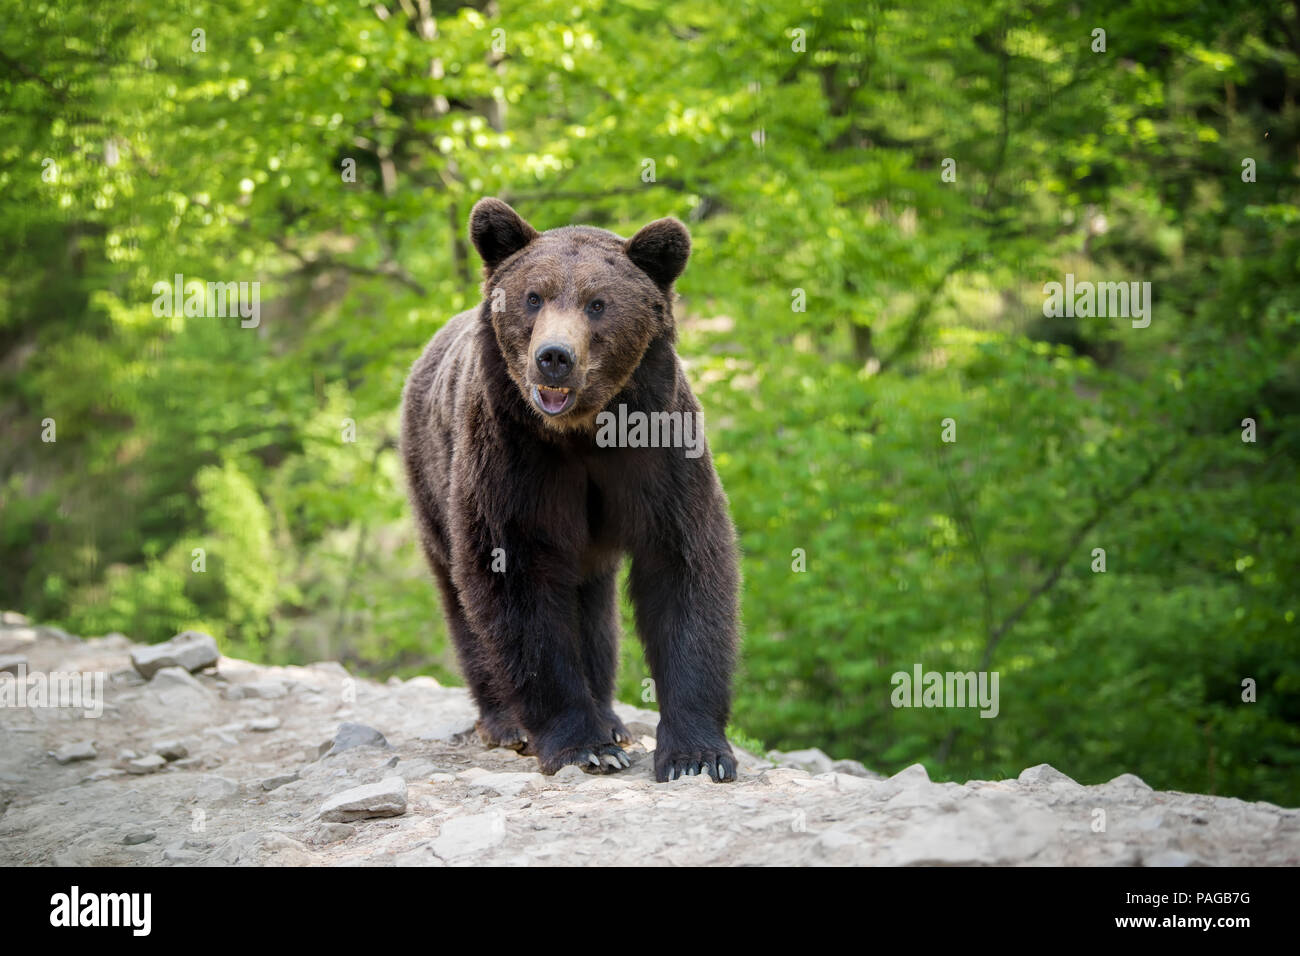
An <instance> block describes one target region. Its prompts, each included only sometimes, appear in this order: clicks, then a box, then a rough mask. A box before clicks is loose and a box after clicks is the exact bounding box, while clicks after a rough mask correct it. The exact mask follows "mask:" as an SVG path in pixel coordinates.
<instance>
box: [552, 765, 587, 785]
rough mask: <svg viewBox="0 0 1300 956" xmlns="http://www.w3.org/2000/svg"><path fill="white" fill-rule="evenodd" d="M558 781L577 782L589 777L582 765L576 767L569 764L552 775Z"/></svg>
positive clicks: (565, 782)
mask: <svg viewBox="0 0 1300 956" xmlns="http://www.w3.org/2000/svg"><path fill="white" fill-rule="evenodd" d="M551 779H552V780H553V781H555V782H556V783H563V784H575V783H582V782H583V781H585V780H586V779H587V774H586V773H585V772H584V771H583V769H582V768H581V767H575V766H574V765H573V764H569V765H568V766H567V767H561V768H560V769H559V770H557V771H555V776H553V777H551Z"/></svg>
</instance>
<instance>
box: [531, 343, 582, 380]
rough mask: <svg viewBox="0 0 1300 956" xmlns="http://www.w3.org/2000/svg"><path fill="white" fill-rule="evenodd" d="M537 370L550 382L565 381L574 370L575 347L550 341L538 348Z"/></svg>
mask: <svg viewBox="0 0 1300 956" xmlns="http://www.w3.org/2000/svg"><path fill="white" fill-rule="evenodd" d="M534 357H535V358H536V360H537V371H539V372H541V373H542V377H543V378H545V379H546V380H547V381H548V382H556V383H559V382H563V381H564V380H565V379H566V378H568V377H569V372H571V371H573V361H574V360H573V349H571V348H569V347H568V346H567V345H560V344H559V343H557V342H550V343H547V344H546V345H543V346H542V347H541V348H540V349H538V350H537V355H536V356H534Z"/></svg>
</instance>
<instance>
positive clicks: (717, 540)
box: [402, 199, 739, 780]
mask: <svg viewBox="0 0 1300 956" xmlns="http://www.w3.org/2000/svg"><path fill="white" fill-rule="evenodd" d="M470 236H471V238H472V240H473V242H474V244H475V247H476V248H477V249H478V250H479V253H480V255H482V257H483V260H484V274H485V280H484V283H483V294H484V300H483V302H482V303H481V304H480V305H479V306H478V307H477V308H475V309H472V310H470V311H468V312H462V313H461V314H459V315H457V316H455V317H453V318H452V319H451V320H450V321H449V322H448V323H447V324H446V326H444V327H443V328H442V330H441V331H439V332H438V334H437V335H435V336H434V338H433V340H432V341H431V342H430V343H429V345H428V347H427V348H426V349H425V351H424V354H423V355H421V356H420V358H419V359H418V360H417V361H416V363H415V365H414V367H413V368H412V369H411V374H410V377H409V379H408V381H407V384H406V389H405V392H404V394H403V405H402V408H403V415H402V419H403V421H402V453H403V457H404V459H405V463H406V469H407V476H408V482H409V486H410V496H411V503H412V507H413V510H414V511H415V515H416V519H417V524H418V527H419V531H420V537H421V542H422V544H423V546H424V550H425V553H426V556H427V557H428V560H429V564H430V566H431V568H432V569H433V574H434V578H435V580H436V582H437V584H438V587H439V590H440V591H441V596H442V603H443V609H444V612H445V614H446V618H447V623H448V628H449V630H450V632H451V635H452V638H453V640H454V641H455V644H456V647H457V651H458V655H459V657H460V660H461V664H462V668H463V670H464V672H465V678H466V681H467V683H468V684H469V687H470V690H471V692H472V693H473V694H474V698H475V700H476V701H477V703H478V705H479V710H480V723H479V726H480V730H481V731H482V732H483V734H484V736H485V737H486V738H488V739H489V740H490V741H492V742H494V743H506V744H508V745H522V744H523V743H524V741H525V740H526V741H527V746H528V747H529V749H530V750H531V751H532V752H535V753H536V754H537V755H538V757H539V759H540V762H541V766H542V769H543V771H544V772H546V773H554V772H555V771H556V770H557V769H559V767H561V766H563V765H565V764H568V763H576V764H579V765H580V766H583V767H584V768H585V769H589V770H596V769H606V770H607V769H618V768H619V767H620V766H622V765H625V763H626V760H625V755H624V754H623V751H622V750H621V748H619V747H618V742H619V741H625V740H626V739H627V731H626V729H625V728H624V727H623V725H622V724H621V723H620V722H619V721H618V718H617V717H615V716H614V714H613V711H612V709H611V706H610V705H611V700H612V694H613V684H614V677H615V669H616V663H617V642H618V602H617V594H616V589H615V587H616V585H615V582H616V578H617V573H618V568H619V565H620V562H621V560H622V558H623V556H624V555H625V554H626V555H629V556H630V557H631V570H630V575H629V590H630V594H631V597H632V600H633V604H634V606H635V608H636V614H637V625H638V631H639V632H640V634H641V637H642V640H643V642H644V644H645V651H646V658H647V662H648V664H649V666H650V670H651V673H652V674H653V676H654V680H655V686H656V690H657V699H658V702H659V705H660V715H661V719H660V729H659V737H658V745H657V748H656V751H655V771H656V776H657V778H658V779H660V780H665V779H669V778H671V777H675V776H678V775H680V774H683V773H694V772H707V773H709V774H710V775H712V776H713V777H714V779H715V780H730V779H734V777H735V760H734V757H733V756H732V753H731V749H730V747H729V746H728V744H727V741H726V738H725V736H724V728H725V726H726V722H727V717H728V712H729V709H730V679H731V674H732V670H733V667H734V662H735V653H736V644H737V640H738V637H737V616H738V614H737V592H738V587H739V575H738V569H737V557H736V543H735V532H734V530H733V528H732V524H731V520H730V518H729V516H728V514H727V506H726V498H725V496H724V495H723V492H722V487H721V485H720V483H719V482H718V479H717V475H716V473H715V471H714V468H713V464H712V458H711V456H710V455H709V453H708V450H707V448H705V449H704V452H703V454H702V455H701V456H700V457H698V458H690V457H688V456H687V455H686V454H685V452H684V450H683V449H682V448H618V447H601V446H600V445H598V444H597V441H596V416H597V415H598V413H600V412H601V411H603V410H606V409H609V410H615V409H617V408H618V406H619V405H620V404H624V405H626V406H628V409H629V410H631V411H637V410H640V411H645V412H681V413H692V414H696V415H698V414H699V411H700V409H699V404H698V403H697V402H696V400H695V396H694V395H693V394H692V393H691V390H690V388H689V386H688V385H687V383H686V379H685V377H684V375H683V374H682V369H681V365H680V362H679V361H678V359H677V355H676V352H675V351H674V343H675V341H676V329H675V324H674V320H673V313H672V299H673V289H672V287H673V282H674V281H675V280H676V279H677V277H678V275H680V273H681V271H682V269H683V268H684V267H685V265H686V260H687V258H688V256H689V254H690V238H689V235H688V234H687V232H686V228H685V226H683V225H682V224H681V223H680V222H678V221H677V220H675V219H661V220H657V221H656V222H653V223H651V224H650V225H648V226H646V227H645V228H644V229H642V230H641V231H640V232H638V233H637V235H636V236H634V237H632V238H631V239H629V240H624V239H621V238H619V237H618V236H616V235H614V234H613V233H610V232H607V231H605V230H602V229H595V228H591V227H587V226H569V227H565V228H561V229H553V230H550V231H547V232H545V233H540V234H539V233H538V232H537V231H536V230H535V229H533V228H532V227H531V226H530V225H528V224H527V223H526V222H524V221H523V220H522V219H521V218H520V217H519V216H518V215H517V214H516V213H515V212H514V210H513V209H511V208H510V207H509V206H507V205H506V204H505V203H503V202H501V201H499V200H496V199H484V200H482V201H480V202H479V203H478V204H477V205H476V206H475V207H474V210H473V212H472V213H471V216H470ZM532 296H535V297H536V298H535V299H530V297H532ZM597 300H599V302H600V303H602V304H603V309H599V310H597V309H596V308H595V306H594V305H593V303H594V302H596V301H597ZM534 303H535V304H534ZM543 386H545V388H543ZM535 389H538V391H534V390H535ZM546 389H554V390H552V391H547V390H546ZM566 389H567V392H566V391H564V390H566ZM561 400H563V401H564V402H565V403H567V404H565V405H564V406H563V409H562V410H561V411H560V412H559V413H558V414H548V413H547V411H546V410H545V409H544V407H539V403H541V402H550V403H552V404H553V405H554V404H557V403H559V402H560V401H561ZM497 549H501V550H500V551H498V550H497ZM502 554H504V558H505V569H504V570H503V571H502V570H496V571H494V570H493V564H494V556H496V557H500V556H501V555H502ZM498 564H499V562H498ZM593 761H596V762H595V763H593Z"/></svg>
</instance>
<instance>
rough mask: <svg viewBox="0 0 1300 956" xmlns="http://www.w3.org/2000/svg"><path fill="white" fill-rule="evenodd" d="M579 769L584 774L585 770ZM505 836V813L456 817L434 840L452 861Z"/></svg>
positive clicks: (436, 849) (437, 850)
mask: <svg viewBox="0 0 1300 956" xmlns="http://www.w3.org/2000/svg"><path fill="white" fill-rule="evenodd" d="M575 769H576V768H575ZM578 772H579V773H582V771H581V770H579V771H578ZM584 776H585V774H584ZM505 838H506V818H505V814H503V813H475V814H471V815H470V816H467V817H453V818H452V819H450V820H446V821H444V823H443V824H442V828H441V829H440V830H439V831H438V837H437V839H435V840H434V841H433V852H434V854H436V855H437V856H439V857H441V858H442V859H444V860H451V859H455V858H456V857H458V856H465V855H466V854H469V853H479V852H481V851H483V850H487V849H491V848H492V847H494V846H497V845H499V844H501V843H503V842H504V841H505Z"/></svg>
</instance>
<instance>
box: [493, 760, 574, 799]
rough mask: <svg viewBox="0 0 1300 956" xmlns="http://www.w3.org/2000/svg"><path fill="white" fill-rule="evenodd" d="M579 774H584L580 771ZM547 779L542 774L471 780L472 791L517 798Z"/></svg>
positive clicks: (515, 774)
mask: <svg viewBox="0 0 1300 956" xmlns="http://www.w3.org/2000/svg"><path fill="white" fill-rule="evenodd" d="M574 769H575V770H577V769H578V768H576V767H575V768H574ZM578 772H579V773H582V771H580V770H579V771H578ZM583 776H586V774H583ZM545 779H546V778H545V777H543V776H542V775H541V774H540V773H486V774H483V775H482V776H481V777H475V778H474V779H473V780H471V781H470V789H472V790H477V789H483V790H491V791H493V792H494V793H499V794H500V795H501V796H503V797H517V796H518V795H519V794H521V793H523V792H524V791H525V790H535V789H537V788H538V787H540V786H541V785H542V782H543V781H544V780H545Z"/></svg>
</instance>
